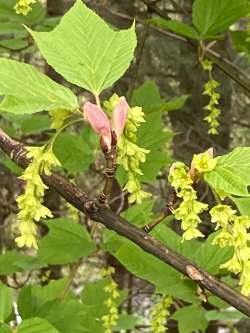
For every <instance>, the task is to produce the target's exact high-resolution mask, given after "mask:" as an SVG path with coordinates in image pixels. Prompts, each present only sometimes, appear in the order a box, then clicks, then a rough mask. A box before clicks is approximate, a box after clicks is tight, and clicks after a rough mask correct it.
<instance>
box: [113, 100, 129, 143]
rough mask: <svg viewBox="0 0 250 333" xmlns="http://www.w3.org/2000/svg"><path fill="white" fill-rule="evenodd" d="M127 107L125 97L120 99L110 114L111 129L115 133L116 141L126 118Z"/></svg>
mask: <svg viewBox="0 0 250 333" xmlns="http://www.w3.org/2000/svg"><path fill="white" fill-rule="evenodd" d="M128 110H129V105H128V103H127V101H126V98H125V97H120V99H119V103H118V104H117V106H116V108H115V109H114V111H113V113H112V118H111V128H112V130H114V131H115V133H116V136H117V139H119V137H120V136H121V135H122V133H123V130H124V127H125V124H126V120H127V117H128Z"/></svg>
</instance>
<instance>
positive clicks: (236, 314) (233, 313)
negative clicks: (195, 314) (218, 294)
mask: <svg viewBox="0 0 250 333" xmlns="http://www.w3.org/2000/svg"><path fill="white" fill-rule="evenodd" d="M242 318H247V317H246V316H245V315H244V314H243V313H242V312H240V311H237V310H231V309H230V310H228V311H226V310H222V311H217V310H211V311H207V312H206V319H207V320H208V321H211V320H223V321H229V320H230V321H231V320H237V319H238V320H239V319H242Z"/></svg>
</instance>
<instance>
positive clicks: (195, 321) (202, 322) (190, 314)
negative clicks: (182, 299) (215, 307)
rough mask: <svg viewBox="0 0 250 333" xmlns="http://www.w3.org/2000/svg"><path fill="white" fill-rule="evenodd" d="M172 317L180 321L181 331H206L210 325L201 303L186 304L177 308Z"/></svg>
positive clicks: (185, 332) (191, 332)
mask: <svg viewBox="0 0 250 333" xmlns="http://www.w3.org/2000/svg"><path fill="white" fill-rule="evenodd" d="M171 318H172V319H175V320H177V321H178V327H179V331H180V333H193V332H195V331H198V330H201V332H205V330H206V328H207V326H208V321H207V319H206V310H205V309H203V308H202V307H201V306H200V305H189V306H185V307H183V308H181V309H179V310H177V311H176V312H175V313H174V315H173V316H171Z"/></svg>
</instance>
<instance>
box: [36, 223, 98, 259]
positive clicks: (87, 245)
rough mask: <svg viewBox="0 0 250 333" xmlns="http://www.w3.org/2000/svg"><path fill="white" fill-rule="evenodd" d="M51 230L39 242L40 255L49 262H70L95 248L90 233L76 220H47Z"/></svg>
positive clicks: (86, 254)
mask: <svg viewBox="0 0 250 333" xmlns="http://www.w3.org/2000/svg"><path fill="white" fill-rule="evenodd" d="M46 225H47V226H48V227H49V229H50V231H49V233H48V235H46V236H45V237H44V238H42V240H41V241H40V242H39V246H38V256H39V258H40V259H41V260H43V261H45V262H46V263H48V264H60V265H63V264H68V263H71V262H76V261H77V260H79V259H80V258H82V257H85V256H88V255H89V254H90V253H92V252H93V251H94V250H95V245H94V244H93V243H92V241H91V239H90V236H89V234H88V233H87V231H86V230H85V229H84V227H83V226H82V225H80V224H77V223H76V222H74V221H72V220H70V219H65V218H58V219H53V220H49V221H46Z"/></svg>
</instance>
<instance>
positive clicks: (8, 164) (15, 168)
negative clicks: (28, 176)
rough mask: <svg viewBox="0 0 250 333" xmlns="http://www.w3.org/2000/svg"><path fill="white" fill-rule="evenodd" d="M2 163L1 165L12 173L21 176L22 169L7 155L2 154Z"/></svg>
mask: <svg viewBox="0 0 250 333" xmlns="http://www.w3.org/2000/svg"><path fill="white" fill-rule="evenodd" d="M1 162H2V163H3V165H4V166H5V167H6V168H8V169H9V170H10V171H11V172H13V173H14V174H16V175H18V176H21V174H22V172H23V169H22V168H20V167H19V166H18V165H16V163H15V162H13V161H12V160H11V159H10V158H9V156H7V155H5V156H4V160H3V161H1Z"/></svg>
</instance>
